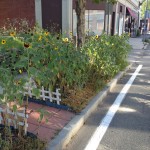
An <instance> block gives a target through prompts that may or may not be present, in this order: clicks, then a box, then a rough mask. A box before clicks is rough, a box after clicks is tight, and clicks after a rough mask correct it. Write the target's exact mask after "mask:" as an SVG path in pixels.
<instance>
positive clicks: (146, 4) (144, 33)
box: [144, 0, 148, 41]
mask: <svg viewBox="0 0 150 150" xmlns="http://www.w3.org/2000/svg"><path fill="white" fill-rule="evenodd" d="M147 9H148V0H146V8H145V16H144V41H145V38H146V16H147Z"/></svg>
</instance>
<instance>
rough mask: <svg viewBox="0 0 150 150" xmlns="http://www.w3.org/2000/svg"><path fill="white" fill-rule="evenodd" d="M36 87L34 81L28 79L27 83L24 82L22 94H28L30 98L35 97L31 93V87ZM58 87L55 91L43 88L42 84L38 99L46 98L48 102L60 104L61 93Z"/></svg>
mask: <svg viewBox="0 0 150 150" xmlns="http://www.w3.org/2000/svg"><path fill="white" fill-rule="evenodd" d="M34 88H37V86H36V84H35V83H34V80H32V79H30V81H29V83H28V84H26V86H25V87H24V89H25V90H26V91H25V92H24V96H29V97H30V98H32V97H36V96H35V95H34V93H33V89H34ZM59 90H60V89H56V92H51V91H50V90H48V91H47V90H45V89H44V87H43V86H42V88H41V89H39V91H40V99H42V100H44V101H45V100H48V101H50V102H56V103H57V104H58V105H60V101H61V98H60V97H61V94H60V92H59Z"/></svg>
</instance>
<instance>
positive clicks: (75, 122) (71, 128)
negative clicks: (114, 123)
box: [47, 64, 132, 150]
mask: <svg viewBox="0 0 150 150" xmlns="http://www.w3.org/2000/svg"><path fill="white" fill-rule="evenodd" d="M131 66H132V64H130V65H129V66H128V67H127V68H126V69H125V70H124V71H122V72H120V73H119V74H118V75H116V76H115V78H114V79H112V81H111V82H110V83H108V84H107V86H106V87H105V88H104V89H103V90H102V91H101V92H99V93H98V94H97V95H96V96H95V97H94V98H93V99H92V100H91V101H90V103H89V104H88V105H87V107H86V108H85V109H83V110H82V112H81V113H80V114H79V115H76V116H75V117H74V118H73V119H72V120H71V121H70V122H69V123H68V124H67V125H66V126H65V127H64V128H63V129H62V130H61V131H60V133H59V134H58V135H57V136H56V137H55V138H54V139H53V140H52V141H51V142H50V143H48V147H47V150H63V148H65V146H66V145H67V144H68V143H69V142H70V140H71V138H72V137H73V136H74V135H75V134H76V133H77V132H78V130H79V129H80V128H81V127H82V126H83V124H84V123H85V121H86V120H87V118H88V117H89V116H90V114H91V113H92V112H93V111H94V110H95V109H96V108H97V106H98V104H99V103H100V102H101V101H102V100H103V99H104V98H105V96H106V95H107V93H108V92H109V91H111V90H112V89H113V88H114V87H115V86H116V84H117V82H118V80H119V79H120V78H121V77H123V75H124V74H125V73H126V72H127V70H129V69H130V68H131Z"/></svg>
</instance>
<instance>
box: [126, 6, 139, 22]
mask: <svg viewBox="0 0 150 150" xmlns="http://www.w3.org/2000/svg"><path fill="white" fill-rule="evenodd" d="M127 9H128V11H129V13H130V15H131V16H132V17H133V18H135V19H138V14H137V13H136V12H135V11H133V10H132V9H130V8H129V7H127Z"/></svg>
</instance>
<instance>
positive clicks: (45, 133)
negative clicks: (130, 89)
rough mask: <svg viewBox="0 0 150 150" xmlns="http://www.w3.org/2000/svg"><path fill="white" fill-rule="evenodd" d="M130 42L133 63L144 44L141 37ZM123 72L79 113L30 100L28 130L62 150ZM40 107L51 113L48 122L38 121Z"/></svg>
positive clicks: (130, 58)
mask: <svg viewBox="0 0 150 150" xmlns="http://www.w3.org/2000/svg"><path fill="white" fill-rule="evenodd" d="M129 43H130V44H131V45H132V47H133V50H132V51H131V53H130V54H129V62H131V63H133V62H135V61H136V60H137V59H138V55H140V52H141V51H143V47H144V44H143V42H142V39H141V38H130V40H129ZM123 74H124V72H122V73H120V74H119V75H118V76H116V78H115V79H113V80H112V82H111V83H109V84H108V87H107V88H105V89H104V90H103V91H101V92H100V93H99V94H98V95H97V96H96V97H95V98H94V99H93V100H92V101H91V102H90V103H89V105H88V106H87V107H86V108H85V109H84V110H83V111H82V112H81V113H80V114H78V115H75V114H74V113H72V112H69V111H65V110H61V109H56V108H52V107H48V106H43V105H40V104H35V103H32V102H30V103H29V108H28V111H27V112H28V113H29V119H28V124H29V126H28V131H29V132H31V133H34V134H36V135H38V137H39V138H40V139H42V140H46V141H47V142H48V143H49V145H48V146H49V147H48V150H62V147H63V145H64V144H67V142H68V141H69V140H70V139H71V137H72V136H73V135H74V134H75V133H76V132H77V131H78V130H79V129H80V127H81V126H82V125H83V124H84V121H85V120H86V118H88V116H89V115H90V114H91V113H92V111H94V109H95V108H96V107H97V105H98V104H99V103H100V102H101V101H102V99H103V98H104V97H105V96H106V95H107V92H108V91H109V90H111V88H113V87H114V86H115V84H116V82H117V81H118V80H119V79H120V78H121V77H122V76H123ZM40 108H42V109H44V110H45V111H48V112H49V113H50V115H49V116H48V122H47V123H46V121H42V123H41V124H39V123H38V121H37V120H38V118H39V115H40V114H39V113H38V112H37V110H38V109H40ZM60 131H61V132H60Z"/></svg>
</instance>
